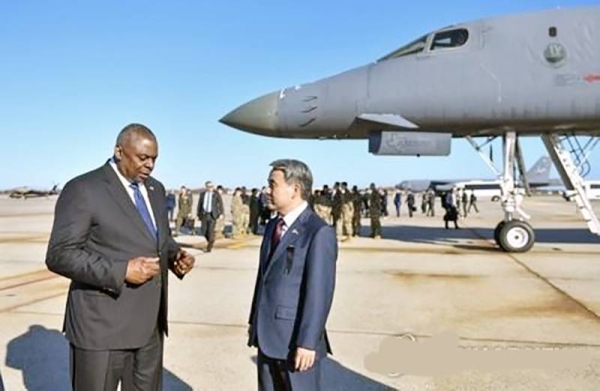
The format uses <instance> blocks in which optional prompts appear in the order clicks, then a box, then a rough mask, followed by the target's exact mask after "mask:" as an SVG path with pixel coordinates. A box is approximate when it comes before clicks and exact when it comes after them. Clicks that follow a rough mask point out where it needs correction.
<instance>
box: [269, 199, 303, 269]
mask: <svg viewBox="0 0 600 391" xmlns="http://www.w3.org/2000/svg"><path fill="white" fill-rule="evenodd" d="M310 213H311V211H310V207H307V208H306V209H305V210H304V211H303V212H302V213H301V214H300V216H298V218H297V219H296V221H294V224H292V226H291V227H288V229H287V230H286V231H285V235H283V237H282V238H281V241H280V242H279V244H278V245H277V248H276V249H275V252H274V253H273V255H272V256H271V259H270V260H269V264H268V265H267V270H266V271H265V275H266V274H267V273H269V271H270V270H271V269H272V268H273V264H274V263H276V262H278V261H279V260H280V259H282V258H283V257H282V255H283V254H285V251H286V249H287V247H288V246H290V245H292V244H294V243H295V242H296V241H297V240H298V239H299V238H300V237H302V234H303V233H304V229H305V225H306V221H307V220H308V217H309V216H310ZM270 244H271V243H270V238H269V249H270ZM267 251H268V250H267ZM267 256H268V253H267Z"/></svg>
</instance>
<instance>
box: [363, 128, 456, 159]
mask: <svg viewBox="0 0 600 391" xmlns="http://www.w3.org/2000/svg"><path fill="white" fill-rule="evenodd" d="M451 144H452V135H451V134H450V133H428V132H427V133H425V132H413V131H406V132H398V131H385V132H377V133H371V134H370V135H369V152H370V153H372V154H374V155H383V156H390V155H397V156H448V155H450V145H451Z"/></svg>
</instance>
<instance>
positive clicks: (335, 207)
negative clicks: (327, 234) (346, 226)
mask: <svg viewBox="0 0 600 391" xmlns="http://www.w3.org/2000/svg"><path fill="white" fill-rule="evenodd" d="M343 204H344V200H343V199H342V193H341V190H340V189H339V187H336V188H335V190H334V194H333V199H332V202H331V217H332V220H333V221H332V224H333V226H334V227H335V233H336V235H337V237H338V239H341V238H342V221H341V219H342V205H343Z"/></svg>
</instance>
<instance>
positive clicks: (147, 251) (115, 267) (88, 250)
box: [46, 124, 194, 391]
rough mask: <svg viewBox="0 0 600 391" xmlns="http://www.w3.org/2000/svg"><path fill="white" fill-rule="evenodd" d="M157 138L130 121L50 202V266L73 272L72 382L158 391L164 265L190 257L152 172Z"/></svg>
mask: <svg viewBox="0 0 600 391" xmlns="http://www.w3.org/2000/svg"><path fill="white" fill-rule="evenodd" d="M157 157H158V143H157V141H156V137H155V136H154V134H153V133H152V131H150V129H148V128H147V127H145V126H144V125H140V124H130V125H128V126H126V127H125V128H124V129H123V130H121V132H120V133H119V135H118V137H117V142H116V145H115V148H114V154H113V157H112V158H111V159H110V160H109V161H108V162H106V164H104V165H103V166H102V167H100V168H98V169H96V170H93V171H91V172H88V173H86V174H83V175H81V176H79V177H77V178H75V179H72V180H71V181H70V182H69V183H67V185H66V186H65V187H64V189H63V191H62V192H61V194H60V197H59V199H58V202H57V204H56V211H55V216H54V225H53V227H52V234H51V236H50V242H49V244H48V251H47V255H46V265H47V266H48V269H50V270H51V271H53V272H55V273H58V274H60V275H62V276H65V277H67V278H69V279H71V286H70V288H69V295H68V299H67V308H66V313H65V320H64V326H63V331H64V332H65V334H66V337H67V339H68V340H69V342H70V364H71V365H70V368H71V383H72V388H73V390H75V391H81V390H85V391H113V390H116V389H117V387H118V385H119V384H121V390H123V391H129V390H145V391H146V390H162V354H163V335H165V334H166V333H167V302H168V301H167V292H168V289H167V286H168V285H167V284H168V273H167V271H168V270H169V269H170V270H171V271H172V272H173V273H174V274H175V275H176V276H177V277H178V278H180V279H181V278H183V276H184V275H185V274H186V273H188V272H189V271H190V270H191V269H192V267H193V265H194V258H193V257H192V256H191V255H190V254H188V253H186V252H185V251H183V250H181V249H180V248H179V245H178V244H177V243H176V242H175V241H174V240H173V238H172V237H171V232H170V229H169V221H168V218H167V208H166V199H165V189H164V187H163V185H162V184H161V183H160V182H159V181H157V180H156V179H154V178H153V177H151V176H150V174H151V173H152V170H153V169H154V165H155V163H156V159H157Z"/></svg>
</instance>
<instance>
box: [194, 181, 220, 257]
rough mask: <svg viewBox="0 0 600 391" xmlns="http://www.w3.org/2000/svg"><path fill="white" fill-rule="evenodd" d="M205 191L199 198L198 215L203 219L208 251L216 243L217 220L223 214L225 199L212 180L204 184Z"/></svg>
mask: <svg viewBox="0 0 600 391" xmlns="http://www.w3.org/2000/svg"><path fill="white" fill-rule="evenodd" d="M204 188H205V190H204V192H202V194H200V199H199V200H198V211H197V213H196V214H197V216H198V219H200V221H202V230H203V231H204V237H205V238H206V243H207V245H206V252H207V253H209V252H211V251H212V248H213V246H214V244H215V225H216V223H217V220H218V219H220V218H221V216H223V213H224V208H223V199H222V198H221V194H219V192H217V191H215V186H214V185H213V184H212V182H211V181H207V182H206V183H205V184H204Z"/></svg>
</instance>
